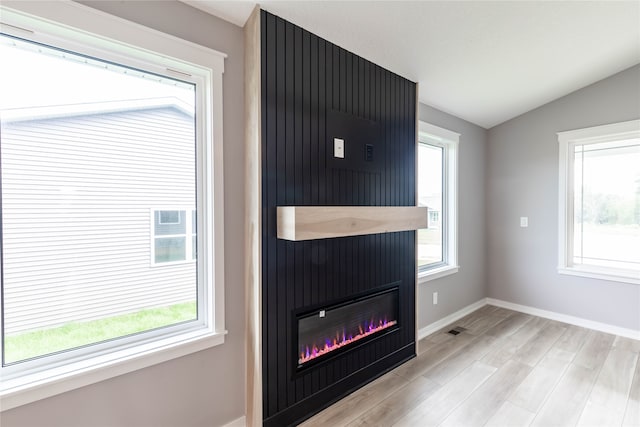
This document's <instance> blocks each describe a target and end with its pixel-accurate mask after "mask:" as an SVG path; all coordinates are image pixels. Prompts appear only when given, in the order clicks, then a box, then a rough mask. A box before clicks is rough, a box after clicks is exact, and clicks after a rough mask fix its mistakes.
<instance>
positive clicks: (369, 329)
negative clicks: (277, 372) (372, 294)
mask: <svg viewBox="0 0 640 427" xmlns="http://www.w3.org/2000/svg"><path fill="white" fill-rule="evenodd" d="M397 323H398V322H397V321H395V320H391V321H387V319H384V320H382V319H380V321H379V322H378V324H377V325H376V324H375V322H374V321H373V319H372V320H371V321H370V322H368V324H365V325H364V328H363V327H362V326H360V327H359V333H358V334H357V335H355V336H353V335H351V334H349V335H347V334H346V332H345V331H342V334H340V332H336V337H335V338H332V339H329V338H327V339H325V341H324V345H321V348H318V346H316V345H315V344H313V345H311V347H309V346H308V345H307V346H305V348H304V350H303V351H301V352H300V358H299V359H298V365H302V364H303V363H306V362H308V361H310V360H313V359H315V358H318V357H320V356H323V355H325V354H327V353H329V352H331V351H334V350H337V349H339V348H342V347H344V346H347V345H349V344H351V343H354V342H356V341H358V340H361V339H363V338H366V337H368V336H369V335H373V334H375V333H376V332H380V331H382V330H384V329H387V328H390V327H392V326H393V325H395V324H397Z"/></svg>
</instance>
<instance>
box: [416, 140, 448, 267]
mask: <svg viewBox="0 0 640 427" xmlns="http://www.w3.org/2000/svg"><path fill="white" fill-rule="evenodd" d="M443 165H444V148H443V147H440V146H437V145H432V144H428V143H425V142H422V141H421V142H420V143H419V144H418V205H419V206H426V207H427V208H428V213H429V214H428V224H429V227H428V228H426V229H422V230H418V268H425V267H428V266H430V265H437V264H440V263H442V262H444V258H443V256H444V251H443V244H442V241H443V240H442V239H443V228H442V207H443V188H444V187H443V179H442V178H443Z"/></svg>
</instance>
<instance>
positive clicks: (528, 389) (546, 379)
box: [509, 358, 569, 414]
mask: <svg viewBox="0 0 640 427" xmlns="http://www.w3.org/2000/svg"><path fill="white" fill-rule="evenodd" d="M568 367H569V362H567V361H564V360H559V359H555V358H545V360H544V361H542V362H540V364H539V365H538V366H536V367H535V368H534V369H533V370H532V371H531V373H530V374H529V375H528V376H527V378H525V379H524V381H522V383H521V384H520V385H519V386H518V388H517V389H516V390H515V391H514V392H513V393H512V394H511V396H510V397H509V401H510V402H511V403H513V404H514V405H516V406H519V407H521V408H523V409H526V410H527V411H530V412H532V413H534V414H535V413H537V412H538V410H539V409H540V408H541V407H542V404H543V403H544V401H545V400H546V399H547V397H548V396H549V394H550V393H551V391H552V390H553V387H554V386H555V385H556V384H557V383H558V381H560V378H561V377H562V375H563V374H564V371H565V370H566V369H567V368H568Z"/></svg>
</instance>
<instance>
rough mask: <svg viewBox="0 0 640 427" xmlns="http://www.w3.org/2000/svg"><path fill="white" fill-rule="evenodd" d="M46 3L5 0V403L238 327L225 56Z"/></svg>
mask: <svg viewBox="0 0 640 427" xmlns="http://www.w3.org/2000/svg"><path fill="white" fill-rule="evenodd" d="M70 3H71V4H70ZM25 7H27V8H29V5H28V4H26V5H25ZM60 9H64V12H61V11H60ZM39 11H41V12H42V14H44V15H45V16H34V15H32V14H28V13H25V12H23V11H22V10H16V9H8V8H4V7H3V8H2V27H1V29H2V32H1V33H0V57H2V59H3V65H2V67H0V68H1V69H0V93H2V97H1V98H0V138H1V144H0V184H1V185H0V196H1V198H2V199H1V200H2V204H1V207H2V211H1V223H0V225H1V229H0V231H1V240H0V244H1V246H2V247H1V252H0V254H1V258H2V263H1V264H0V265H1V267H2V270H1V271H0V273H1V276H2V287H1V291H2V292H1V300H0V303H1V305H2V307H1V308H2V310H1V323H0V329H1V331H0V332H1V335H0V336H1V339H0V350H1V356H2V364H1V367H0V376H1V377H2V385H1V386H0V397H1V398H2V400H3V406H4V407H5V408H10V407H14V406H18V405H21V404H24V403H28V402H29V401H33V400H37V399H39V398H42V397H46V396H48V395H52V394H56V393H59V392H60V390H62V391H66V390H70V389H73V388H76V387H81V386H83V385H87V384H90V383H91V382H95V381H98V380H100V379H105V378H108V377H109V376H113V375H119V374H121V373H123V372H127V371H131V370H133V369H139V368H141V367H144V366H149V365H151V364H155V363H159V362H162V361H165V360H169V359H171V358H174V357H177V356H180V355H184V354H188V353H190V352H194V351H199V350H202V349H204V348H207V347H211V346H213V345H217V344H221V343H222V342H223V337H224V306H223V305H222V303H223V301H224V298H223V295H224V294H223V280H222V279H223V277H224V276H223V273H224V267H223V255H222V242H223V241H224V239H223V222H222V220H223V219H222V212H223V209H222V200H223V197H222V182H221V180H222V175H221V174H222V146H221V137H222V129H221V126H222V120H221V114H222V113H221V109H220V108H221V105H222V99H221V96H222V95H221V94H222V71H223V67H224V61H223V59H224V57H223V55H222V54H220V53H218V52H215V51H212V50H209V49H206V48H202V47H200V46H197V45H193V44H191V43H188V42H184V41H182V40H179V39H175V38H172V37H169V36H166V35H163V34H162V33H156V32H154V31H152V30H149V29H145V28H142V27H139V26H137V25H136V24H132V23H129V22H126V21H121V20H118V19H116V18H111V17H109V16H108V15H104V14H96V13H95V11H93V10H92V9H90V8H87V7H84V6H82V5H77V4H72V2H69V3H64V4H56V5H52V4H42V5H41V9H39ZM48 14H50V15H51V16H54V17H56V19H59V20H62V22H60V24H59V25H58V24H57V23H53V22H54V21H52V20H51V19H52V18H47V16H49V15H48ZM42 18H45V19H46V20H43V19H42ZM75 25H79V26H80V28H78V29H75V28H77V27H75ZM82 25H85V26H86V28H85V27H82ZM94 26H95V28H102V29H103V30H101V31H103V32H106V33H100V34H93V33H92V32H91V31H92V30H91V29H92V28H93V27H94ZM132 34H144V37H143V39H141V38H140V37H135V36H134V37H133V38H131V39H130V40H129V39H128V36H131V35H132ZM137 43H141V44H142V45H139V46H138V45H137ZM213 123H215V124H216V126H215V128H214V126H213ZM158 206H160V207H167V209H158ZM196 211H197V212H198V213H199V214H198V215H196ZM150 213H151V214H150ZM196 222H197V223H196ZM196 230H201V231H202V234H198V233H197V232H196ZM150 255H151V256H150ZM150 258H151V263H150V262H149V260H150ZM160 266H161V267H160ZM94 369H95V370H98V371H99V374H95V372H94V371H93V370H94ZM36 380H37V381H36ZM31 384H37V386H38V387H37V391H36V390H34V391H33V393H30V391H31V388H30V387H31ZM49 385H50V387H49V388H48V386H49Z"/></svg>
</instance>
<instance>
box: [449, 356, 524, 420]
mask: <svg viewBox="0 0 640 427" xmlns="http://www.w3.org/2000/svg"><path fill="white" fill-rule="evenodd" d="M530 371H531V367H530V366H528V365H526V364H524V363H520V362H518V361H514V360H510V361H508V362H507V363H505V364H504V365H503V366H502V367H501V368H500V369H498V371H497V372H495V373H494V374H493V375H491V377H489V378H488V379H487V381H485V382H484V383H483V384H482V385H481V386H480V387H479V388H478V389H477V390H476V391H475V392H474V393H473V394H472V395H470V396H469V397H468V398H467V399H466V400H465V401H464V402H463V403H462V404H461V405H459V406H458V407H457V408H456V409H455V410H454V411H453V412H452V413H451V414H450V415H449V416H448V417H447V418H446V419H445V420H444V422H443V423H442V424H441V426H448V427H458V426H461V425H468V426H478V427H480V426H483V425H484V424H485V423H486V422H487V421H489V419H490V418H491V417H492V416H493V415H494V414H495V413H496V411H497V409H498V408H499V407H500V406H501V405H502V404H503V403H504V401H505V400H506V398H507V396H508V395H509V394H510V393H511V392H512V391H513V390H514V389H515V388H516V387H517V386H518V385H519V384H520V383H521V382H522V380H523V379H524V378H525V377H526V376H527V375H528V374H529V372H530Z"/></svg>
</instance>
